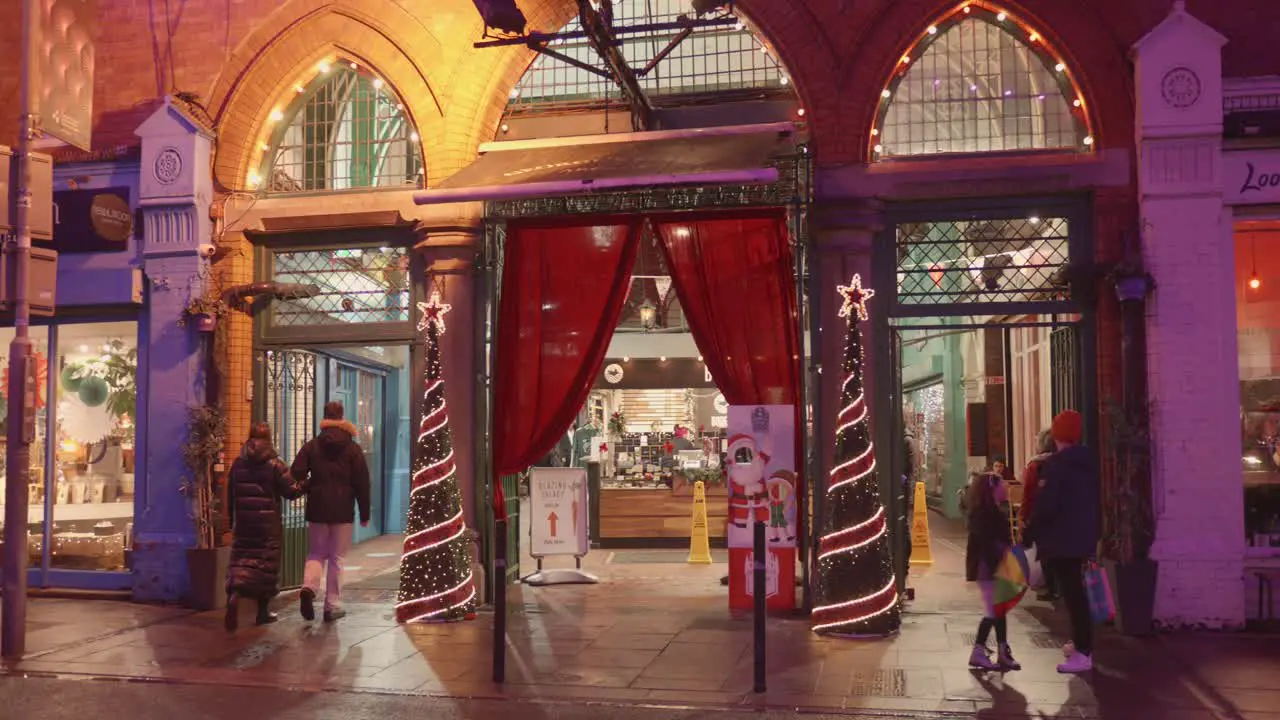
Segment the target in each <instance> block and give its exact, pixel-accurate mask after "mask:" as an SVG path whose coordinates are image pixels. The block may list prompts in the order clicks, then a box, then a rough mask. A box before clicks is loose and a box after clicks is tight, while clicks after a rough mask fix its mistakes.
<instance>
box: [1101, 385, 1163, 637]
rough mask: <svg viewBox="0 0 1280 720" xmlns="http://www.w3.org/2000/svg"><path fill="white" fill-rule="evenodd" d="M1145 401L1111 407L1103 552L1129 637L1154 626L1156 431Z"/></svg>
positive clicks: (1121, 623) (1120, 620)
mask: <svg viewBox="0 0 1280 720" xmlns="http://www.w3.org/2000/svg"><path fill="white" fill-rule="evenodd" d="M1149 417H1150V415H1149V407H1147V406H1146V405H1143V406H1139V407H1133V408H1129V409H1127V410H1126V409H1125V408H1124V407H1123V406H1122V405H1121V404H1120V403H1118V402H1116V401H1114V400H1111V401H1109V402H1108V403H1107V407H1106V442H1105V446H1106V458H1105V459H1106V462H1107V464H1108V465H1109V466H1110V468H1111V471H1112V478H1113V483H1112V490H1111V493H1110V495H1109V496H1108V497H1107V499H1106V502H1105V503H1104V504H1103V518H1102V520H1103V534H1102V542H1101V548H1100V549H1101V552H1100V556H1101V558H1102V564H1103V566H1104V567H1105V568H1106V571H1107V574H1108V575H1109V579H1110V581H1111V587H1112V592H1113V593H1114V594H1115V595H1114V597H1115V601H1116V625H1117V627H1119V628H1120V631H1121V632H1123V633H1125V634H1126V635H1148V634H1150V633H1151V631H1152V628H1153V614H1154V610H1155V598H1156V578H1157V573H1156V571H1157V566H1156V562H1155V561H1154V560H1152V559H1151V546H1152V544H1153V543H1154V542H1155V537H1156V521H1155V513H1154V511H1153V508H1152V504H1151V431H1150V426H1149V421H1148V418H1149Z"/></svg>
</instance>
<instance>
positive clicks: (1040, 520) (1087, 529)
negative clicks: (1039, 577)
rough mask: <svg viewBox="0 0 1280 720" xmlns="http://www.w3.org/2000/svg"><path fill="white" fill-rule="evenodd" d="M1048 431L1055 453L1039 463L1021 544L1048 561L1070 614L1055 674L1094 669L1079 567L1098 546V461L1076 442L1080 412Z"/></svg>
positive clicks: (1067, 412)
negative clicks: (1068, 637) (1036, 489)
mask: <svg viewBox="0 0 1280 720" xmlns="http://www.w3.org/2000/svg"><path fill="white" fill-rule="evenodd" d="M1049 432H1050V434H1051V435H1052V436H1053V441H1054V444H1055V445H1056V446H1057V448H1058V451H1057V452H1055V453H1054V454H1053V455H1050V456H1049V457H1047V458H1045V460H1044V462H1043V463H1041V466H1040V477H1041V478H1042V479H1043V483H1042V484H1041V487H1040V489H1039V492H1038V493H1037V494H1036V499H1035V507H1034V508H1032V510H1031V521H1030V523H1028V525H1027V529H1026V531H1025V532H1024V533H1023V544H1025V545H1027V546H1031V545H1033V544H1034V545H1035V548H1036V555H1037V557H1038V558H1040V559H1042V560H1044V561H1045V562H1047V563H1048V567H1049V572H1050V573H1051V574H1052V575H1053V578H1054V580H1055V581H1056V582H1057V584H1058V590H1059V592H1061V593H1062V597H1063V599H1064V600H1065V601H1066V604H1067V612H1068V614H1069V615H1070V617H1071V635H1072V642H1070V643H1068V644H1067V646H1066V647H1065V648H1063V653H1064V654H1065V655H1066V661H1065V662H1063V663H1062V664H1061V665H1059V666H1058V672H1060V673H1083V672H1088V671H1090V670H1092V669H1093V618H1092V616H1091V615H1090V613H1089V599H1088V596H1087V595H1085V589H1084V568H1085V563H1086V562H1087V561H1088V560H1089V559H1091V558H1093V557H1094V555H1095V554H1096V552H1097V547H1098V531H1099V523H1100V518H1099V514H1100V512H1099V502H1100V500H1099V497H1100V496H1099V492H1100V491H1099V483H1098V465H1097V461H1096V460H1095V458H1094V456H1093V453H1092V452H1090V451H1089V450H1088V449H1087V448H1085V447H1084V446H1083V445H1081V444H1080V438H1081V436H1082V435H1083V433H1084V418H1082V417H1081V415H1080V413H1078V412H1076V411H1075V410H1064V411H1062V412H1061V413H1059V414H1058V416H1057V417H1055V418H1054V419H1053V424H1052V425H1051V426H1050V428H1049Z"/></svg>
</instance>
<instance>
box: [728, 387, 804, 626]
mask: <svg viewBox="0 0 1280 720" xmlns="http://www.w3.org/2000/svg"><path fill="white" fill-rule="evenodd" d="M728 420H729V422H728V431H727V436H728V440H727V446H726V448H725V450H726V454H727V458H726V461H727V462H728V466H727V476H728V489H729V527H728V531H727V535H728V538H727V541H728V545H729V607H730V609H734V610H749V609H751V607H752V598H751V589H752V575H751V569H752V564H753V561H752V552H753V550H752V546H753V542H754V537H753V533H754V527H755V524H756V523H757V522H763V523H764V524H765V544H766V545H767V546H768V552H769V558H768V559H767V560H766V561H765V572H766V582H767V585H768V587H767V588H766V593H765V594H766V597H767V604H768V607H769V609H770V610H789V609H792V608H794V607H795V592H794V590H793V588H794V586H795V563H796V536H797V534H798V532H797V529H796V528H797V521H798V513H797V507H798V506H799V503H798V502H797V497H798V492H797V488H798V476H797V474H796V437H795V407H794V406H791V405H733V406H730V407H729V416H728Z"/></svg>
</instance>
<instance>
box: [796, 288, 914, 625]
mask: <svg viewBox="0 0 1280 720" xmlns="http://www.w3.org/2000/svg"><path fill="white" fill-rule="evenodd" d="M839 292H840V297H841V298H842V299H843V301H844V304H843V305H842V306H841V308H840V317H843V318H847V322H848V323H849V331H848V333H847V334H846V338H845V346H844V384H843V386H842V388H841V392H840V397H841V400H842V403H841V409H840V414H839V416H838V417H837V418H836V454H835V462H836V466H835V468H834V469H832V471H831V475H830V477H829V478H828V482H827V490H826V501H827V502H826V508H827V512H826V522H825V527H824V528H823V536H822V539H821V541H820V542H819V545H818V598H817V603H816V607H814V609H813V629H814V631H815V632H819V633H824V634H831V635H850V636H864V637H871V636H882V635H889V634H892V633H895V632H897V631H898V627H899V625H900V624H901V606H900V603H899V599H898V582H897V578H896V577H895V575H894V570H893V556H892V553H891V552H890V551H889V524H888V522H887V518H886V516H885V510H884V505H883V504H881V501H880V485H879V483H878V482H877V481H876V472H875V471H876V454H875V448H874V446H873V445H872V444H871V434H870V428H869V423H868V421H867V404H866V396H865V394H864V392H863V384H862V330H861V328H860V327H859V326H858V323H859V321H862V320H866V319H867V301H868V300H870V299H871V297H872V296H873V295H875V291H874V290H871V289H869V288H863V287H862V278H861V277H859V276H857V275H854V276H853V281H852V282H850V283H849V284H848V285H841V286H839Z"/></svg>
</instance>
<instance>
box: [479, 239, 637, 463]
mask: <svg viewBox="0 0 1280 720" xmlns="http://www.w3.org/2000/svg"><path fill="white" fill-rule="evenodd" d="M581 222H582V221H577V223H576V224H575V223H572V222H562V223H558V224H553V223H547V222H537V223H511V224H509V225H508V226H507V241H506V253H505V256H504V260H503V270H502V300H501V304H500V306H499V316H498V346H497V373H496V374H497V379H496V387H495V396H494V408H493V413H494V421H493V435H494V437H493V452H494V470H495V472H496V474H497V475H498V476H499V477H500V476H502V475H508V474H511V473H517V472H521V471H523V470H524V469H525V468H527V467H529V466H530V465H532V464H533V463H534V462H536V461H537V460H538V458H541V457H543V456H545V455H546V454H547V453H548V452H550V451H551V449H552V448H554V447H555V445H556V443H557V442H559V440H560V438H562V437H564V434H565V432H566V431H567V430H568V429H569V426H570V425H571V424H572V423H573V419H574V418H575V417H576V416H577V414H578V411H579V410H580V409H581V408H582V405H583V403H584V402H586V399H587V395H588V394H589V393H590V392H591V387H592V385H593V384H594V383H595V379H596V376H597V375H598V374H599V372H600V365H601V364H602V363H603V362H604V356H605V353H606V351H607V350H608V348H609V341H610V340H611V339H612V338H613V330H614V328H615V327H616V326H617V324H618V318H619V316H620V315H621V314H622V306H623V303H624V302H626V299H627V292H628V290H629V289H630V282H629V281H630V278H631V269H632V267H634V265H635V261H636V251H637V249H638V248H639V246H640V232H639V229H640V221H639V219H635V220H632V219H618V218H613V219H610V218H592V219H591V220H590V221H589V222H591V223H592V224H590V225H584V224H581ZM495 481H496V479H495Z"/></svg>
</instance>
